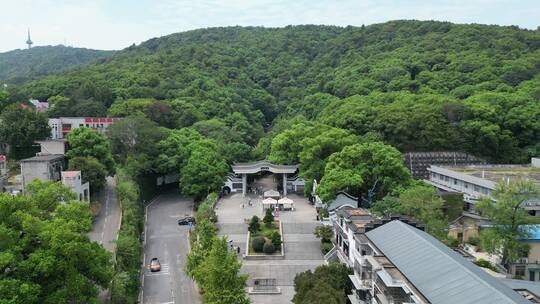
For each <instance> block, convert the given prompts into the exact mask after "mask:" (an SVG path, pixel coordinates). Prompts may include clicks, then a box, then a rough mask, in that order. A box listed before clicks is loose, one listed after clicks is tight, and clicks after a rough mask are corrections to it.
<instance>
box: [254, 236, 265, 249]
mask: <svg viewBox="0 0 540 304" xmlns="http://www.w3.org/2000/svg"><path fill="white" fill-rule="evenodd" d="M265 243H266V238H264V237H263V236H258V237H255V238H253V239H252V240H251V247H253V250H254V251H255V252H263V250H264V244H265Z"/></svg>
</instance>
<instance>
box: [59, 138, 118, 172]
mask: <svg viewBox="0 0 540 304" xmlns="http://www.w3.org/2000/svg"><path fill="white" fill-rule="evenodd" d="M67 138H68V143H69V150H68V151H67V153H66V156H67V157H69V158H70V159H74V158H77V157H92V158H94V159H96V160H97V161H99V163H101V164H102V165H103V166H104V167H105V168H106V169H107V173H111V174H112V173H114V160H113V158H112V155H111V148H110V144H109V141H108V140H107V138H106V137H105V136H104V135H103V134H101V133H99V132H98V131H96V130H94V129H90V128H77V129H75V130H72V131H71V132H69V133H68V136H67ZM94 169H96V168H95V167H94ZM93 174H100V172H96V173H93ZM87 176H89V173H88V172H87Z"/></svg>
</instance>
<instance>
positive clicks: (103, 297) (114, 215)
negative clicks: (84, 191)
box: [88, 176, 122, 303]
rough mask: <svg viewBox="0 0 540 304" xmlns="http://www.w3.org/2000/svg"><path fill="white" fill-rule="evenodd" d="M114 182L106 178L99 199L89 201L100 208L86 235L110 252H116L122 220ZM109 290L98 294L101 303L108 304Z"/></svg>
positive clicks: (93, 198)
mask: <svg viewBox="0 0 540 304" xmlns="http://www.w3.org/2000/svg"><path fill="white" fill-rule="evenodd" d="M115 187H116V182H115V180H114V177H110V176H109V177H107V183H106V184H105V187H104V188H103V190H102V191H101V192H100V194H99V197H98V198H95V197H91V198H90V199H91V200H93V201H94V200H99V202H100V203H101V208H100V209H99V213H98V215H97V216H96V217H95V219H94V223H93V226H92V231H90V233H89V234H88V237H89V238H90V240H92V241H94V242H98V243H99V244H102V245H103V247H104V248H105V249H107V250H108V251H110V252H114V251H115V250H116V239H117V236H118V230H119V229H120V223H121V218H122V211H121V210H120V204H119V203H118V197H117V195H116V190H115ZM108 299H109V290H102V291H100V293H99V300H100V302H101V303H108Z"/></svg>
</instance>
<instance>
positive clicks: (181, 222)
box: [178, 216, 195, 225]
mask: <svg viewBox="0 0 540 304" xmlns="http://www.w3.org/2000/svg"><path fill="white" fill-rule="evenodd" d="M189 223H192V224H195V218H194V217H193V216H186V217H184V218H181V219H179V220H178V225H189Z"/></svg>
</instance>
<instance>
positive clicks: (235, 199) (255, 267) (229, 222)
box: [216, 194, 324, 304]
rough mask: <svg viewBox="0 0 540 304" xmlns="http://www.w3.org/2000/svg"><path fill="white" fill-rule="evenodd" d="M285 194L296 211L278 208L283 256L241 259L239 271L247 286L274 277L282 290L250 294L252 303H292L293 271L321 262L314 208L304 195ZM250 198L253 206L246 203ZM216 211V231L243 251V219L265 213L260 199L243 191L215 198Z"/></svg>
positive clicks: (315, 265) (245, 232)
mask: <svg viewBox="0 0 540 304" xmlns="http://www.w3.org/2000/svg"><path fill="white" fill-rule="evenodd" d="M287 197H289V198H291V199H292V200H293V201H294V204H295V211H283V212H280V214H279V217H278V218H279V219H280V220H281V221H282V223H283V239H284V242H285V244H284V246H285V259H283V260H260V261H259V260H257V261H254V260H242V270H241V271H242V272H243V273H246V274H248V275H249V279H248V286H253V278H275V279H276V280H277V284H278V285H279V287H280V288H281V291H282V292H281V294H277V295H250V298H251V301H252V303H254V304H283V303H292V302H291V300H292V298H293V296H294V277H295V275H296V274H297V273H299V272H303V271H306V270H308V269H314V268H315V267H317V266H319V265H322V264H323V263H324V261H323V256H322V254H321V250H320V247H319V244H320V241H319V240H318V239H317V238H316V237H315V235H314V234H313V231H314V230H315V227H316V226H317V225H318V222H317V221H316V212H315V208H314V207H313V206H311V205H310V204H309V202H308V200H307V199H306V198H305V197H303V196H299V195H296V194H290V195H288V196H287ZM250 198H251V201H252V203H253V206H248V204H247V200H248V199H250ZM242 203H244V208H242V206H241V205H242ZM216 212H217V214H218V220H219V222H218V228H219V234H220V235H226V236H227V238H228V239H229V240H232V241H233V245H234V246H240V248H241V252H242V254H244V253H245V247H246V238H247V225H246V224H245V223H244V219H250V218H251V217H252V216H253V215H257V216H259V217H260V218H262V217H263V216H264V213H263V210H262V207H261V199H260V198H259V197H258V196H256V195H254V194H250V195H249V196H248V197H245V198H244V197H242V194H231V195H229V196H226V197H224V198H222V199H221V200H220V201H219V202H218V204H217V206H216Z"/></svg>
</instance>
